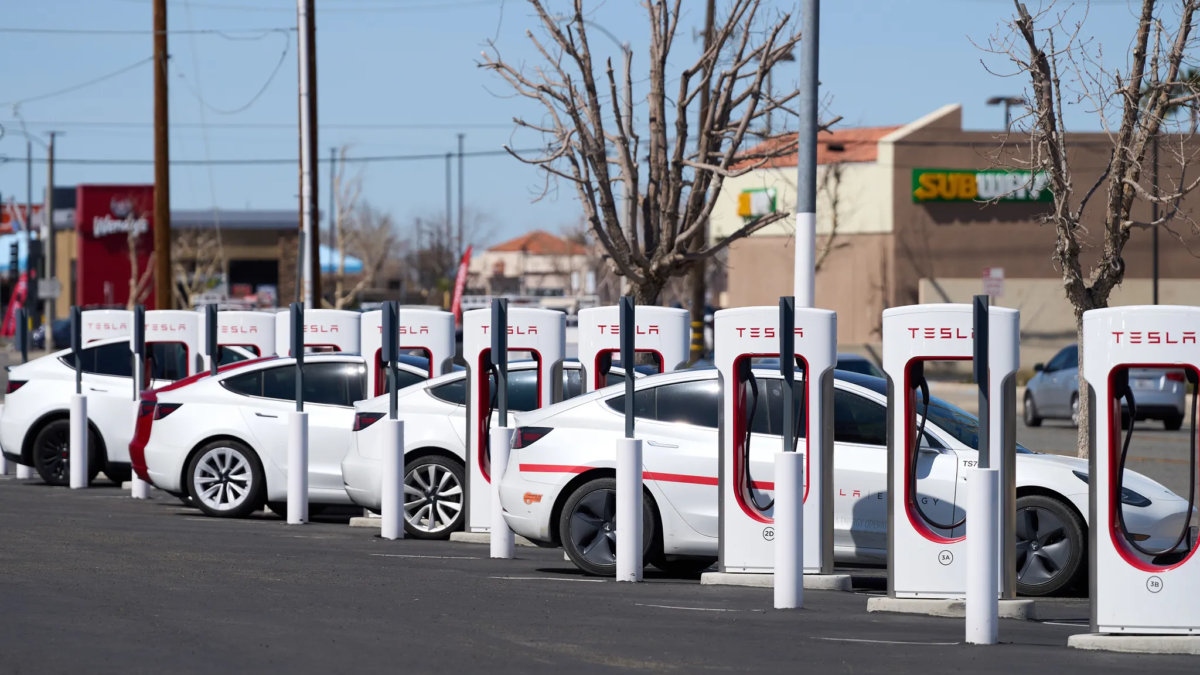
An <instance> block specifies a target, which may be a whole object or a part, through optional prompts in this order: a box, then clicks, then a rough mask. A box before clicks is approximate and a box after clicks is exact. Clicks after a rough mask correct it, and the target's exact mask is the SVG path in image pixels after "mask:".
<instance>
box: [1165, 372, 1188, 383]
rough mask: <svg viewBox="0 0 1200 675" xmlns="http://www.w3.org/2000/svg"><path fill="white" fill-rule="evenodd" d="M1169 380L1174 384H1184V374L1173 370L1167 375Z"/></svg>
mask: <svg viewBox="0 0 1200 675" xmlns="http://www.w3.org/2000/svg"><path fill="white" fill-rule="evenodd" d="M1167 379H1168V380H1170V381H1172V382H1183V380H1184V377H1183V373H1182V372H1180V371H1177V370H1172V371H1169V372H1168V373H1167Z"/></svg>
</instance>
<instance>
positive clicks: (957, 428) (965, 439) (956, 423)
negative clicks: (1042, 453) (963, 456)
mask: <svg viewBox="0 0 1200 675" xmlns="http://www.w3.org/2000/svg"><path fill="white" fill-rule="evenodd" d="M916 398H917V411H918V412H923V411H924V410H925V404H924V403H923V402H922V396H921V392H919V391H918V392H917V397H916ZM931 399H932V400H931V401H930V403H929V413H928V415H929V421H930V422H933V423H934V424H936V425H937V426H938V428H940V429H941V430H942V431H945V432H946V433H947V434H950V435H951V436H953V437H954V439H955V440H956V441H958V442H959V443H962V444H963V445H965V446H967V447H968V448H971V449H972V450H978V449H979V418H978V417H976V416H974V415H972V414H971V413H969V412H967V411H966V410H963V409H962V408H959V407H958V406H956V405H952V404H950V403H947V402H945V401H943V400H942V399H940V398H938V397H936V396H933V397H931ZM1017 452H1026V453H1027V452H1030V451H1029V450H1028V449H1026V448H1025V446H1023V445H1021V444H1020V443H1017Z"/></svg>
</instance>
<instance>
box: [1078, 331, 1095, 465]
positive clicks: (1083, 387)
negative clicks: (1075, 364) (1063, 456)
mask: <svg viewBox="0 0 1200 675" xmlns="http://www.w3.org/2000/svg"><path fill="white" fill-rule="evenodd" d="M1083 312H1084V310H1083V309H1082V308H1078V307H1077V308H1076V309H1075V341H1076V342H1075V344H1077V345H1079V429H1078V430H1077V433H1076V435H1075V456H1076V457H1079V458H1081V459H1087V458H1088V449H1089V447H1090V443H1089V442H1088V439H1089V431H1090V424H1089V423H1090V421H1091V419H1092V416H1091V411H1090V405H1089V403H1090V401H1091V399H1092V397H1091V392H1090V391H1089V389H1088V383H1087V380H1085V379H1083Z"/></svg>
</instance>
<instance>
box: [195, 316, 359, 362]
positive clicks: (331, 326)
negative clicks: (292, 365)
mask: <svg viewBox="0 0 1200 675" xmlns="http://www.w3.org/2000/svg"><path fill="white" fill-rule="evenodd" d="M217 316H218V317H220V316H221V314H217ZM290 317H291V315H290V314H289V313H288V312H280V313H278V314H276V315H275V353H276V354H278V355H279V356H292V353H291V348H290V347H289V345H288V336H289V334H290V327H289V322H290V321H291V318H290ZM361 317H362V315H361V314H359V313H358V312H351V311H347V310H344V309H310V310H307V311H306V312H304V349H305V351H307V352H346V353H349V354H357V353H358V350H359V349H360V348H361V347H362V341H361V330H362V318H361ZM218 321H219V318H218ZM219 337H220V333H219V332H218V338H219ZM218 341H219V340H218Z"/></svg>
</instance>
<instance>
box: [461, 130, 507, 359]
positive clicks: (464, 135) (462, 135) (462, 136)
mask: <svg viewBox="0 0 1200 675" xmlns="http://www.w3.org/2000/svg"><path fill="white" fill-rule="evenodd" d="M465 137H466V134H459V135H458V257H459V258H460V259H461V258H462V254H463V138H465ZM506 367H507V366H506Z"/></svg>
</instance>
